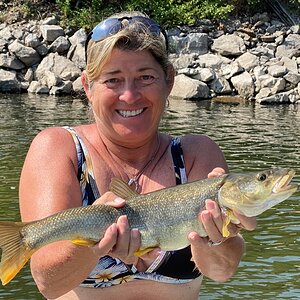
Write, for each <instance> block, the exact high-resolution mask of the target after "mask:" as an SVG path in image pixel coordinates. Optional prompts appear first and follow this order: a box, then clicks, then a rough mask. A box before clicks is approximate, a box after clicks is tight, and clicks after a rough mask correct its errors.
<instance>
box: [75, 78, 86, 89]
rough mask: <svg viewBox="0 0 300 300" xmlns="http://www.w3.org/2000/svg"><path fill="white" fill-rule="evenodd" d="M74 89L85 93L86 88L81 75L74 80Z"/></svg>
mask: <svg viewBox="0 0 300 300" xmlns="http://www.w3.org/2000/svg"><path fill="white" fill-rule="evenodd" d="M73 91H74V92H75V93H83V92H84V88H83V85H82V82H81V77H78V78H77V79H76V80H74V81H73Z"/></svg>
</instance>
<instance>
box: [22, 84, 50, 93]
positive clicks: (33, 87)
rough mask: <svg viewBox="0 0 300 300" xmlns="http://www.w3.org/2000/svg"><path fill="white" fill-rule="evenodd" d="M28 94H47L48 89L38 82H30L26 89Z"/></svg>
mask: <svg viewBox="0 0 300 300" xmlns="http://www.w3.org/2000/svg"><path fill="white" fill-rule="evenodd" d="M27 92H28V93H35V94H48V93H49V88H48V87H47V86H45V85H43V84H41V83H40V82H38V81H32V82H31V83H30V85H29V87H28V89H27Z"/></svg>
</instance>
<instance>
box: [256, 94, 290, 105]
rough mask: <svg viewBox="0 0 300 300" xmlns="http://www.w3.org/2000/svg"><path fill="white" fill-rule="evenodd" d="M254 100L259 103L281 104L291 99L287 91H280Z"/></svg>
mask: <svg viewBox="0 0 300 300" xmlns="http://www.w3.org/2000/svg"><path fill="white" fill-rule="evenodd" d="M256 102H257V103H260V104H283V103H290V102H291V101H290V98H289V95H288V94H287V93H280V94H276V95H273V96H270V97H266V98H262V99H257V100H256Z"/></svg>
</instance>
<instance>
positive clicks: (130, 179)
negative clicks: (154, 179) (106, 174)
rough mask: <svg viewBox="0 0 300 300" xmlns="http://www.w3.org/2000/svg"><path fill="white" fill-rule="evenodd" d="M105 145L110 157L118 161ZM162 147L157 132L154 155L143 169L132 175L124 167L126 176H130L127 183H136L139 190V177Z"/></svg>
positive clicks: (130, 184)
mask: <svg viewBox="0 0 300 300" xmlns="http://www.w3.org/2000/svg"><path fill="white" fill-rule="evenodd" d="M104 147H105V148H106V151H107V152H108V153H109V155H110V157H111V158H112V160H113V161H114V162H115V163H117V161H116V160H115V158H114V157H113V156H112V154H111V153H110V151H109V150H108V149H107V147H106V145H105V144H104ZM159 148H160V138H159V135H158V134H157V147H156V149H155V151H154V153H153V155H152V156H151V158H150V159H149V160H148V161H147V163H146V164H145V165H144V166H143V167H142V169H141V170H140V171H138V172H137V174H135V175H134V176H133V177H130V176H129V175H128V174H127V173H126V172H125V170H124V168H123V172H124V173H125V174H126V176H127V177H128V178H129V180H128V182H127V184H128V185H129V186H132V185H133V184H134V186H135V191H137V190H138V189H139V183H138V181H139V178H140V177H141V176H142V174H143V173H144V172H145V170H146V169H147V167H148V166H149V165H150V164H151V163H152V162H153V160H154V159H155V157H156V155H157V153H158V150H159Z"/></svg>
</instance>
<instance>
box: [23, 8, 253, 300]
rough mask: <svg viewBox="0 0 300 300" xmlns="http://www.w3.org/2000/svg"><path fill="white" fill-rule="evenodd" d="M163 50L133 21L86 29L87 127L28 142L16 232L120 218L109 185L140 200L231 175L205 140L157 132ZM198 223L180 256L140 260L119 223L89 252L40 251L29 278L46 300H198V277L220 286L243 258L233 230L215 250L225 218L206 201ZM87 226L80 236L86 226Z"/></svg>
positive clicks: (159, 36) (164, 75)
mask: <svg viewBox="0 0 300 300" xmlns="http://www.w3.org/2000/svg"><path fill="white" fill-rule="evenodd" d="M167 48H168V44H167V39H166V35H165V33H164V31H163V29H162V28H161V27H160V26H159V25H158V24H157V23H156V22H155V21H153V20H151V19H149V18H147V17H146V16H144V15H142V14H140V13H137V12H134V13H132V12H131V13H122V14H119V15H115V16H112V17H111V18H108V19H107V20H105V21H103V22H101V23H100V24H99V25H97V26H96V27H95V28H94V30H93V31H92V32H91V34H90V35H89V38H88V40H87V45H86V49H87V67H86V70H85V71H84V72H83V74H82V83H83V86H84V89H85V92H86V95H87V97H88V101H89V103H90V104H91V107H92V111H93V114H94V117H95V121H94V123H92V124H89V125H80V126H76V127H64V128H58V127H57V128H48V129H45V130H43V131H42V132H40V133H39V134H38V135H37V136H36V137H35V138H34V140H33V142H32V144H31V146H30V149H29V151H28V154H27V157H26V159H25V163H24V166H23V170H22V174H21V180H20V209H21V215H22V219H23V221H33V220H36V219H41V218H43V217H46V216H48V215H51V214H54V213H56V212H58V211H61V210H64V209H68V208H72V207H79V206H86V205H97V204H103V203H105V204H107V205H111V206H113V207H116V208H119V207H123V206H124V205H125V204H126V203H125V200H123V199H121V198H119V197H117V196H116V195H115V194H113V193H112V192H111V191H109V184H110V182H111V179H112V178H113V177H118V178H120V179H122V180H123V181H125V182H128V185H131V186H132V188H133V189H135V190H136V191H137V192H139V193H143V194H144V193H148V192H151V191H155V190H159V189H162V188H165V187H171V186H174V185H176V184H182V183H186V182H188V181H194V180H197V179H202V178H206V177H214V176H219V175H220V174H223V173H224V172H226V171H228V167H227V164H226V161H225V159H224V156H223V154H222V152H221V150H220V148H219V147H218V146H217V145H216V143H214V142H213V141H212V140H211V139H210V138H209V137H207V136H204V135H186V136H182V137H172V136H170V135H168V134H163V133H161V132H159V131H158V128H159V123H160V121H161V117H162V115H163V113H164V110H165V105H166V101H167V98H168V96H169V94H170V92H171V89H172V87H173V80H174V70H173V67H172V65H171V64H170V63H169V61H168V53H167ZM37 170H38V171H37ZM197 216H198V218H199V221H201V222H202V224H203V226H204V228H205V231H206V233H207V237H200V236H199V235H198V233H197V232H193V231H192V232H190V233H189V234H188V235H187V237H186V239H187V240H188V243H189V244H190V246H188V247H186V248H184V249H180V250H177V251H167V252H165V251H161V249H158V248H157V249H154V250H153V251H151V252H149V253H146V254H144V255H142V256H139V257H137V256H135V255H134V253H137V250H138V249H139V248H140V243H141V236H140V232H139V231H138V230H137V229H136V228H133V227H132V225H131V224H130V222H128V220H127V217H126V216H125V215H124V216H121V217H119V218H118V219H117V220H116V222H115V223H113V224H111V225H110V226H109V227H108V228H107V230H106V232H105V234H104V236H100V233H99V239H101V240H100V242H99V243H98V244H97V245H96V246H93V247H82V246H78V245H74V244H72V243H70V242H66V241H63V242H57V243H53V244H50V245H48V246H45V247H43V248H42V249H40V250H39V251H37V252H36V253H35V254H34V255H33V256H32V260H31V272H32V275H33V278H34V280H35V282H36V284H37V286H38V288H39V290H40V291H41V293H42V294H43V295H44V296H45V297H47V298H51V299H54V298H59V299H78V298H79V299H91V298H97V299H116V298H119V297H120V295H122V299H158V298H159V299H162V300H164V299H170V298H172V299H174V300H176V299H182V298H184V297H185V298H188V299H197V298H198V294H199V291H200V287H201V281H202V276H203V275H205V276H208V277H209V278H212V279H213V280H217V281H226V280H228V279H229V278H230V277H231V276H232V275H233V274H234V272H235V271H236V268H237V266H238V264H239V262H240V259H241V257H242V254H243V249H244V242H243V239H242V237H241V236H240V235H239V230H240V226H236V225H234V224H231V225H230V226H229V236H228V238H227V239H226V240H224V239H223V236H222V227H223V215H222V212H221V210H220V208H219V206H218V205H217V204H216V203H215V202H214V201H212V200H207V201H206V206H205V209H204V210H202V211H201V212H200V211H199V215H198V213H197ZM236 216H237V217H238V218H239V219H240V221H241V224H242V226H243V227H244V228H246V229H254V228H255V218H248V217H245V216H243V215H240V214H237V213H236ZM85 222H86V226H87V230H88V228H89V226H92V224H91V223H90V220H88V219H87V220H85Z"/></svg>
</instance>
